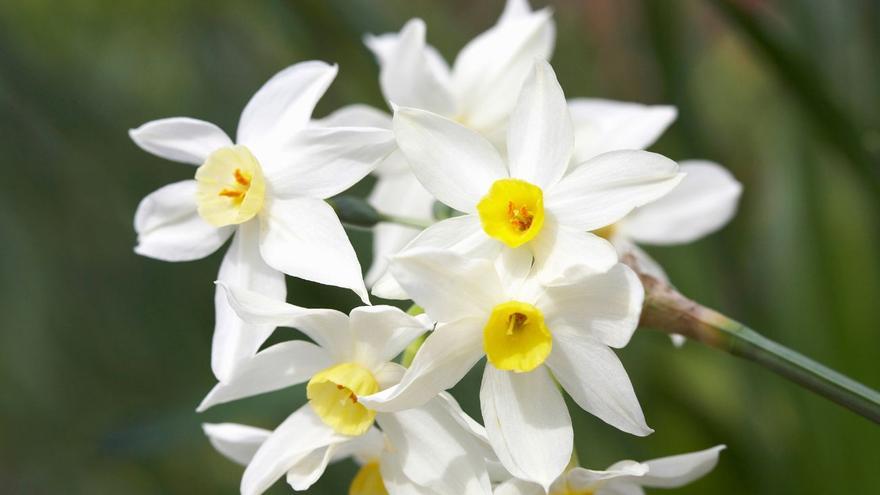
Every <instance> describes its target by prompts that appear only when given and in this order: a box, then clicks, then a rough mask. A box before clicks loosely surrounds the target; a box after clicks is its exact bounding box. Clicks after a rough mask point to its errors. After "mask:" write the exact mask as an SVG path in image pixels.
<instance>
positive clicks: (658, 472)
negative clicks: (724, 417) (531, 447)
mask: <svg viewBox="0 0 880 495" xmlns="http://www.w3.org/2000/svg"><path fill="white" fill-rule="evenodd" d="M724 448H725V446H724V445H718V446H715V447H712V448H710V449H706V450H702V451H700V452H692V453H690V454H681V455H676V456H671V457H664V458H661V459H654V460H652V461H646V462H636V461H620V462H617V463H615V464H614V465H612V466H611V467H609V468H608V469H607V470H605V471H594V470H591V469H584V468H582V467H574V468H571V469H569V470H568V471H566V472H565V473H564V474H563V475H562V476H560V477H559V478H558V479H556V481H554V482H553V484H552V485H551V486H550V491H549V495H644V493H645V492H644V490H643V489H642V488H643V487H644V488H678V487H680V486H684V485H687V484H688V483H691V482H693V481H695V480H697V479H699V478H701V477H703V476H705V475H706V474H708V473H709V472H710V471H712V469H714V468H715V465H716V464H717V463H718V454H719V453H721V451H722V450H724ZM545 493H546V492H545V491H544V488H543V487H541V486H540V485H536V484H534V483H530V482H528V481H524V480H520V479H516V478H512V479H509V480H506V481H504V482H502V483H500V484H499V485H498V486H497V487H495V492H494V495H544V494H545Z"/></svg>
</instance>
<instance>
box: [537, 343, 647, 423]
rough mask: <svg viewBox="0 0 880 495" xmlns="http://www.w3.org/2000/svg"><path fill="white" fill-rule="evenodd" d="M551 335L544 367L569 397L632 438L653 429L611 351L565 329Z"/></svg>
mask: <svg viewBox="0 0 880 495" xmlns="http://www.w3.org/2000/svg"><path fill="white" fill-rule="evenodd" d="M552 332H553V351H552V352H551V353H550V357H549V358H547V364H548V365H549V366H550V369H551V370H553V375H554V376H555V377H556V379H557V380H558V381H559V384H560V385H562V388H564V389H565V391H566V392H568V394H569V395H571V398H572V399H574V401H575V402H577V404H578V405H579V406H581V407H582V408H583V409H584V410H585V411H587V412H589V413H591V414H593V415H595V416H596V417H598V418H599V419H601V420H602V421H605V422H606V423H608V424H610V425H611V426H614V427H616V428H619V429H621V430H623V431H625V432H627V433H632V434H633V435H638V436H645V435H649V434H651V433H652V432H653V431H654V430H652V429H651V428H649V427H648V425H647V424H646V423H645V416H644V414H643V413H642V407H641V406H640V405H639V401H638V399H637V398H636V394H635V391H633V388H632V383H630V381H629V376H627V374H626V370H625V369H623V365H622V364H621V363H620V360H619V359H618V358H617V356H616V355H615V354H614V352H612V351H611V349H609V348H608V347H606V346H605V345H603V344H601V343H599V342H597V341H595V340H593V339H592V338H590V337H583V336H579V335H577V334H576V333H575V332H572V331H571V330H569V329H566V328H554V329H553V330H552Z"/></svg>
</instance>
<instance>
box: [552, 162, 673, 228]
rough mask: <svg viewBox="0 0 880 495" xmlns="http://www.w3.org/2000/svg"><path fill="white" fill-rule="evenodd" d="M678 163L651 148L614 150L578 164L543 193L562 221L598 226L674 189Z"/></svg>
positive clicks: (582, 226) (577, 225)
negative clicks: (646, 149) (652, 151)
mask: <svg viewBox="0 0 880 495" xmlns="http://www.w3.org/2000/svg"><path fill="white" fill-rule="evenodd" d="M681 178H682V175H681V174H679V173H678V164H677V163H675V162H674V161H672V160H670V159H669V158H666V157H664V156H663V155H658V154H656V153H650V152H648V151H613V152H610V153H605V154H604V155H599V156H597V157H596V158H593V159H591V160H589V161H587V162H585V163H583V164H581V165H579V166H578V167H577V168H575V169H574V170H573V171H572V172H571V173H569V174H568V175H566V176H565V177H563V178H562V180H561V181H559V182H558V183H557V184H556V185H555V186H554V187H553V188H552V189H551V190H550V191H549V192H548V193H547V194H545V196H544V205H545V207H546V208H547V209H549V210H551V211H552V212H553V213H554V214H555V215H556V218H557V220H559V223H560V224H561V225H565V226H568V227H572V228H576V229H579V230H596V229H598V228H601V227H605V226H607V225H611V224H613V223H614V222H616V221H618V220H620V219H621V218H623V217H624V216H626V215H627V214H628V213H629V212H631V211H632V210H633V209H635V208H637V207H639V206H642V205H645V204H647V203H650V202H651V201H654V200H656V199H658V198H660V197H662V196H663V195H665V194H666V193H668V192H669V191H671V190H672V189H673V188H674V187H675V186H676V185H678V183H679V181H681Z"/></svg>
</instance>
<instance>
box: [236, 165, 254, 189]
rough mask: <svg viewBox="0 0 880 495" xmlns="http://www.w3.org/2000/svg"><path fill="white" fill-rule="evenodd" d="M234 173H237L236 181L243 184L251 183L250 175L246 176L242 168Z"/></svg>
mask: <svg viewBox="0 0 880 495" xmlns="http://www.w3.org/2000/svg"><path fill="white" fill-rule="evenodd" d="M234 175H235V182H238V183H239V184H241V185H243V186H249V185H251V180H250V179H249V178H248V177H246V176H245V175H244V174H243V173H241V169H235V174H234Z"/></svg>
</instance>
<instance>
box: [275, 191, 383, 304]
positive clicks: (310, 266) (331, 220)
mask: <svg viewBox="0 0 880 495" xmlns="http://www.w3.org/2000/svg"><path fill="white" fill-rule="evenodd" d="M260 224H261V225H260V252H261V253H262V255H263V259H265V260H266V263H268V264H269V265H270V266H273V267H275V268H276V269H278V270H281V271H282V272H284V273H287V274H288V275H292V276H294V277H298V278H302V279H306V280H311V281H312V282H318V283H321V284H326V285H334V286H336V287H344V288H347V289H351V290H353V291H354V292H355V294H357V295H358V296H360V298H361V299H362V300H363V301H364V303H367V304H369V296H368V295H367V288H366V287H365V286H364V280H363V277H362V275H361V265H360V263H359V262H358V259H357V255H356V254H355V252H354V248H353V247H352V246H351V241H349V240H348V236H346V235H345V229H343V228H342V223H340V222H339V218H338V217H337V216H336V212H334V211H333V208H332V207H330V205H328V204H327V203H326V202H325V201H323V200H320V199H313V198H292V199H279V198H272V199H271V201H270V202H269V204H268V205H266V206H264V207H263V211H262V212H261V213H260Z"/></svg>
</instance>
